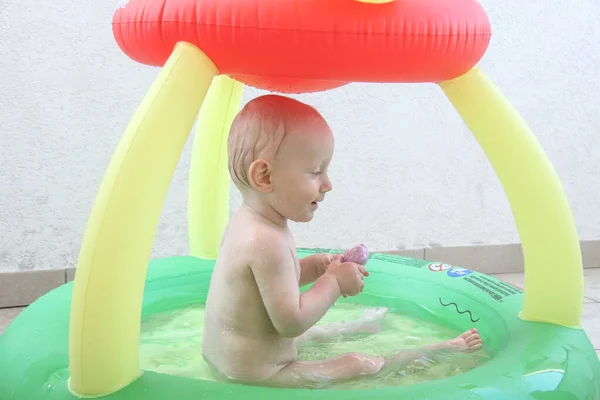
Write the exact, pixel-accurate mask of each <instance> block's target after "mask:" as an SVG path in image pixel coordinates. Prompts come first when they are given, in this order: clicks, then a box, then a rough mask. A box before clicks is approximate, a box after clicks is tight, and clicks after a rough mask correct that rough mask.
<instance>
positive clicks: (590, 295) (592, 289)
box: [492, 268, 600, 318]
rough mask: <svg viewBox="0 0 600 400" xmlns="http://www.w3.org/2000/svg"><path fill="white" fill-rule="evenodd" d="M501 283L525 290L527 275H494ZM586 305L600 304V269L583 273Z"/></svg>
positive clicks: (587, 270) (586, 270)
mask: <svg viewBox="0 0 600 400" xmlns="http://www.w3.org/2000/svg"><path fill="white" fill-rule="evenodd" d="M492 276H495V277H496V278H498V279H500V280H501V281H504V282H507V283H510V284H511V285H515V286H518V287H520V288H521V289H522V288H523V285H524V281H525V275H524V274H522V273H510V274H492ZM583 284H584V295H585V297H584V299H583V302H584V303H594V302H600V268H591V269H585V270H584V271H583ZM598 318H600V316H599V317H598Z"/></svg>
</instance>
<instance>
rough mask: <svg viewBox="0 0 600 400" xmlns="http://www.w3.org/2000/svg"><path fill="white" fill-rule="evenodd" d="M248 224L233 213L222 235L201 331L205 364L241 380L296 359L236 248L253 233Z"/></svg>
mask: <svg viewBox="0 0 600 400" xmlns="http://www.w3.org/2000/svg"><path fill="white" fill-rule="evenodd" d="M249 223H251V221H247V220H245V219H244V218H243V216H242V218H240V217H239V216H238V218H237V219H236V218H235V217H234V218H232V221H231V222H230V225H229V226H228V229H227V231H226V232H225V234H224V239H223V243H222V246H221V249H220V253H219V259H218V260H217V263H216V265H215V269H214V272H213V276H212V279H211V283H210V289H209V293H208V297H207V302H206V313H205V322H204V332H203V355H204V357H205V358H206V360H207V362H209V363H210V364H211V365H212V366H213V367H214V368H216V369H218V370H219V372H220V373H221V374H223V375H225V376H228V377H230V378H235V379H237V380H242V381H244V380H248V381H256V380H260V379H264V378H267V377H269V376H272V375H273V374H275V373H276V372H278V371H279V370H281V368H283V367H284V366H285V365H286V364H288V363H289V362H291V361H294V360H295V359H296V357H297V350H296V346H295V344H294V340H293V339H289V338H284V337H282V336H281V335H280V334H279V333H278V332H277V331H276V330H275V328H274V327H273V324H272V322H271V320H270V318H269V315H268V314H267V311H266V309H265V307H264V305H263V301H262V298H261V295H260V292H259V290H258V287H257V285H256V282H255V280H254V275H253V274H252V271H251V269H250V267H249V266H248V258H247V255H245V254H241V252H240V251H239V248H240V245H239V243H241V242H242V240H247V238H248V235H255V234H256V233H255V232H256V230H253V229H250V225H249ZM256 240H258V241H260V238H257V239H256ZM298 268H299V267H298ZM298 274H299V269H298Z"/></svg>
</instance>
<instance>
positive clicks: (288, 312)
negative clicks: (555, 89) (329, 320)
mask: <svg viewBox="0 0 600 400" xmlns="http://www.w3.org/2000/svg"><path fill="white" fill-rule="evenodd" d="M263 239H265V240H266V239H267V238H263ZM273 239H274V240H273ZM278 242H280V243H278ZM267 243H268V244H269V245H267V246H264V247H262V246H261V252H260V256H259V257H255V259H254V262H253V263H252V264H251V266H250V267H251V269H252V272H253V274H254V279H255V280H256V284H257V286H258V289H259V291H260V294H261V297H262V300H263V303H264V305H265V308H266V310H267V313H268V314H269V317H270V319H271V322H272V323H273V326H274V327H275V329H277V331H278V332H279V333H280V334H281V335H282V336H284V337H298V336H300V335H302V334H303V333H304V332H306V331H307V330H308V329H309V328H310V327H312V326H313V325H315V324H316V323H317V322H318V321H319V320H320V319H321V318H322V317H323V316H324V315H325V313H326V312H327V310H328V309H329V308H330V307H331V306H332V305H333V304H334V303H335V301H336V300H337V299H338V298H339V297H340V294H341V292H340V287H339V284H338V282H337V279H336V278H335V276H333V275H332V274H324V275H322V276H321V277H319V278H318V279H317V280H316V281H315V283H314V285H313V286H312V287H311V288H310V289H309V290H308V291H306V292H305V293H302V294H300V288H299V287H298V280H297V277H296V272H295V270H294V259H293V258H292V254H290V251H289V248H288V247H287V244H285V243H283V242H282V241H281V240H277V239H276V238H269V240H268V241H267Z"/></svg>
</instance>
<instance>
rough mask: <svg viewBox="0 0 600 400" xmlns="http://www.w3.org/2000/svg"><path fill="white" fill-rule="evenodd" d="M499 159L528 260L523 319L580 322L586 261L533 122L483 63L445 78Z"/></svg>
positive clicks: (477, 133) (484, 142) (574, 324)
mask: <svg viewBox="0 0 600 400" xmlns="http://www.w3.org/2000/svg"><path fill="white" fill-rule="evenodd" d="M440 87H441V88H442V90H443V91H444V93H445V94H446V96H448V98H449V99H450V101H451V102H452V104H453V105H454V107H455V108H456V110H457V111H458V113H459V114H460V115H461V116H462V118H463V119H464V121H465V122H466V124H467V126H468V127H469V128H470V129H471V131H472V132H473V134H474V136H475V138H476V139H477V141H478V142H479V144H480V146H481V147H482V149H483V150H484V152H485V154H486V155H487V157H488V159H489V160H490V163H491V164H492V166H493V168H494V170H495V171H496V174H497V175H498V178H499V179H500V182H501V183H502V186H503V187H504V191H505V192H506V195H507V197H508V201H509V203H510V205H511V208H512V211H513V215H514V218H515V222H516V225H517V229H518V231H519V235H520V237H521V242H522V247H523V256H524V259H525V299H524V303H523V309H522V312H521V318H523V319H525V320H529V321H541V322H550V323H554V324H558V325H563V326H567V327H579V325H580V323H581V310H582V304H583V267H582V261H581V250H580V247H579V240H578V237H577V231H576V228H575V222H574V220H573V215H572V213H571V209H570V207H569V203H568V202H567V198H566V195H565V193H564V190H563V188H562V185H561V182H560V180H559V179H558V176H557V175H556V172H555V171H554V168H553V166H552V164H551V163H550V160H549V159H548V157H547V156H546V154H545V153H544V150H543V149H542V147H541V145H540V144H539V142H538V141H537V139H536V138H535V136H534V135H533V133H532V132H531V130H530V129H529V127H528V126H527V123H526V122H525V121H524V120H523V118H522V117H521V116H520V115H519V113H518V112H517V111H516V110H515V109H514V108H513V106H512V105H511V104H510V102H509V101H508V100H507V99H506V98H505V97H504V95H503V94H502V93H501V92H500V91H499V90H498V89H497V88H496V87H495V85H494V83H493V82H492V81H491V80H490V79H489V78H488V77H487V76H486V75H485V73H484V72H483V71H482V70H481V69H480V68H479V67H477V68H475V69H473V70H471V71H470V72H468V73H466V74H465V75H463V76H461V77H459V78H456V79H453V80H451V81H448V82H444V83H441V84H440Z"/></svg>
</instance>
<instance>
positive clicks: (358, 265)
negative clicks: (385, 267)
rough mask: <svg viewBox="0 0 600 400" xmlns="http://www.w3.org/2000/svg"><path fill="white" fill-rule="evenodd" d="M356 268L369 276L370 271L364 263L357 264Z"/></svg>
mask: <svg viewBox="0 0 600 400" xmlns="http://www.w3.org/2000/svg"><path fill="white" fill-rule="evenodd" d="M356 268H357V269H358V270H359V271H360V273H361V274H363V276H369V271H367V269H366V268H365V266H364V265H361V264H356Z"/></svg>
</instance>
